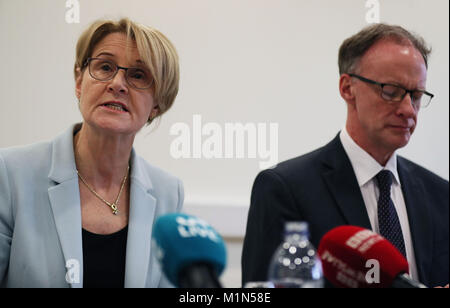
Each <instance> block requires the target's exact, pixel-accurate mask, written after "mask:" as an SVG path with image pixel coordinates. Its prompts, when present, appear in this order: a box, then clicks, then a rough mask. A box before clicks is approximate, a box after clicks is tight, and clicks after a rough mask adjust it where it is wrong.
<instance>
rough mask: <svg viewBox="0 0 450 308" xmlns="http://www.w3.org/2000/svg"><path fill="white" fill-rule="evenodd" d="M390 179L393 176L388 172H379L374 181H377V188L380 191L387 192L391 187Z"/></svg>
mask: <svg viewBox="0 0 450 308" xmlns="http://www.w3.org/2000/svg"><path fill="white" fill-rule="evenodd" d="M392 177H393V174H392V172H391V171H389V170H381V171H380V172H379V173H378V174H377V175H376V179H377V181H378V187H379V188H380V190H389V191H390V189H391V185H392Z"/></svg>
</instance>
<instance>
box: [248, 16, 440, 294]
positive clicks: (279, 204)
mask: <svg viewBox="0 0 450 308" xmlns="http://www.w3.org/2000/svg"><path fill="white" fill-rule="evenodd" d="M429 53H430V50H429V49H428V48H427V47H426V44H425V42H424V41H423V39H421V38H419V37H417V36H415V35H413V34H411V33H410V32H408V31H407V30H405V29H403V28H401V27H398V26H390V25H385V24H377V25H372V26H369V27H367V28H365V29H363V30H361V31H360V32H359V33H357V34H355V35H354V36H352V37H350V38H348V39H347V40H346V41H344V43H343V44H342V46H341V48H340V51H339V70H340V79H339V89H340V94H341V96H342V98H343V99H344V100H345V102H346V103H347V121H346V125H345V128H344V129H343V130H342V131H341V132H340V133H339V134H338V135H337V136H336V138H334V140H332V141H331V142H330V143H329V144H327V145H325V146H324V147H322V148H319V149H317V150H316V151H314V152H311V153H308V154H306V155H303V156H300V157H297V158H294V159H291V160H288V161H285V162H283V163H280V164H279V165H278V166H276V167H275V168H273V169H269V170H265V171H262V172H261V173H260V174H259V175H258V176H257V178H256V180H255V183H254V186H253V190H252V197H251V206H250V210H249V215H248V222H247V232H246V236H245V240H244V248H243V253H242V282H243V284H245V283H246V282H248V281H264V280H267V272H268V268H269V263H270V260H271V257H272V255H273V253H274V251H275V250H276V248H277V246H278V245H279V244H280V243H281V241H282V235H283V228H284V224H285V222H286V221H307V222H308V223H309V227H310V234H311V241H312V243H313V245H314V246H315V247H318V245H319V242H320V239H321V238H322V236H323V235H324V234H325V233H326V232H328V231H329V230H331V229H333V228H335V227H337V226H340V225H356V226H361V227H364V228H367V229H371V230H374V231H375V232H378V233H380V234H381V235H383V236H384V237H386V238H387V239H388V240H390V241H391V242H392V243H393V244H394V245H395V246H396V247H397V248H398V249H399V250H400V252H402V253H403V254H404V255H405V257H406V258H407V260H408V262H409V265H410V274H411V276H412V278H413V279H415V280H418V281H421V282H422V283H424V284H425V285H427V286H442V285H446V284H448V281H449V271H448V268H449V253H448V248H449V238H448V235H449V211H448V208H449V185H448V181H446V180H444V179H442V178H440V177H439V176H437V175H435V174H433V173H432V172H430V171H428V170H426V169H424V168H422V167H420V166H418V165H417V164H415V163H413V162H411V161H409V160H407V159H405V158H403V157H400V156H397V154H396V150H397V149H399V148H401V147H404V146H405V145H406V144H407V143H408V141H409V139H410V137H411V135H412V133H413V132H414V129H415V127H416V122H417V114H418V112H419V109H420V108H423V107H426V106H428V104H429V103H430V101H431V99H432V97H433V95H432V94H431V93H429V92H427V91H426V90H425V85H426V76H427V65H428V64H427V59H428V55H429Z"/></svg>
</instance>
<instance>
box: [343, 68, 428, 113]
mask: <svg viewBox="0 0 450 308" xmlns="http://www.w3.org/2000/svg"><path fill="white" fill-rule="evenodd" d="M349 75H350V76H351V77H355V78H358V79H359V80H361V81H364V82H367V83H370V84H374V85H377V86H379V87H381V97H382V98H383V99H384V100H386V101H389V102H401V101H403V99H404V98H405V96H406V94H408V93H409V96H410V97H411V103H412V105H413V107H414V109H416V110H418V109H419V108H425V107H427V106H428V105H430V103H431V100H432V99H433V97H434V95H433V94H431V93H429V92H427V91H424V90H408V89H405V88H403V87H401V86H397V85H394V84H389V83H380V82H376V81H374V80H370V79H367V78H365V77H362V76H359V75H356V74H349Z"/></svg>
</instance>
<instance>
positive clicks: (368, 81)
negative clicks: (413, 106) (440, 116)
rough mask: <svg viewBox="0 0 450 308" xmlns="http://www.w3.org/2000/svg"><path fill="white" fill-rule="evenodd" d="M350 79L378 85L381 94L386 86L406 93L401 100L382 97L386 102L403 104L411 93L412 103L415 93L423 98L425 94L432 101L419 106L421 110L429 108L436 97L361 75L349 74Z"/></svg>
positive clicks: (428, 93)
mask: <svg viewBox="0 0 450 308" xmlns="http://www.w3.org/2000/svg"><path fill="white" fill-rule="evenodd" d="M348 75H349V76H350V77H355V78H358V79H359V80H361V81H363V82H367V83H370V84H374V85H377V86H380V87H381V94H383V88H384V87H385V86H391V87H396V88H399V89H402V90H403V91H405V93H404V94H403V95H402V96H401V99H400V100H393V99H387V98H385V97H383V95H381V98H383V99H384V100H386V101H392V102H401V101H403V99H404V98H405V96H406V94H408V93H409V97H411V101H412V102H414V98H413V97H414V96H413V94H414V92H421V93H422V96H423V94H425V95H428V96H429V97H430V99H429V100H428V103H426V104H425V105H422V103H421V104H420V105H419V108H426V107H428V106H429V105H430V103H431V101H432V99H433V97H434V94H432V93H430V92H427V91H425V90H418V89H416V90H409V89H406V88H404V87H402V86H399V85H396V84H392V83H381V82H377V81H375V80H371V79H368V78H365V77H363V76H360V75H356V74H351V73H350V74H348Z"/></svg>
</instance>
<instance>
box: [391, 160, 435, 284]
mask: <svg viewBox="0 0 450 308" xmlns="http://www.w3.org/2000/svg"><path fill="white" fill-rule="evenodd" d="M398 173H399V177H400V181H401V185H402V192H403V197H404V199H405V204H406V210H407V213H408V221H409V228H410V231H411V238H412V242H413V245H414V253H415V257H416V264H417V270H418V272H419V278H420V281H421V282H422V283H423V284H425V285H426V284H428V278H429V273H430V271H431V266H432V264H431V258H430V257H429V252H430V251H432V249H433V233H432V230H433V228H432V220H431V215H430V213H429V212H428V206H427V200H426V194H425V191H424V188H423V185H422V183H421V182H420V181H419V180H418V179H416V178H414V177H413V176H412V174H411V172H410V171H409V170H408V167H407V166H406V164H405V163H404V162H403V160H402V158H401V157H399V158H398Z"/></svg>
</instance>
